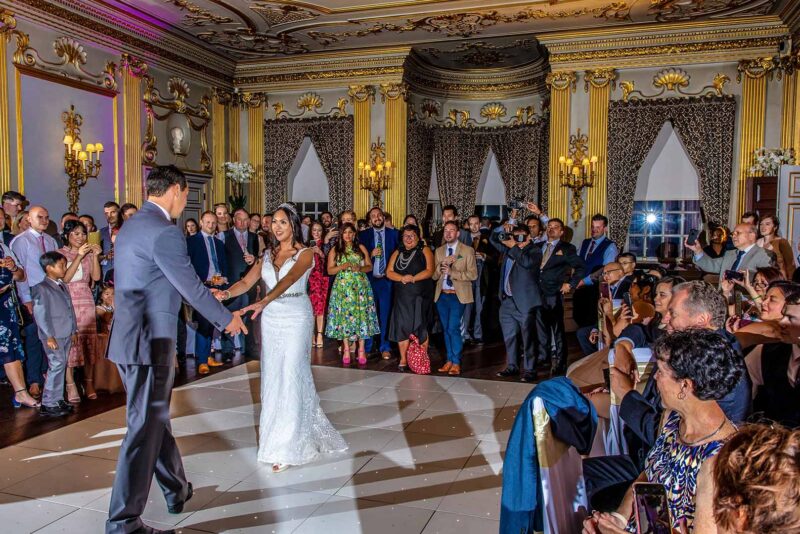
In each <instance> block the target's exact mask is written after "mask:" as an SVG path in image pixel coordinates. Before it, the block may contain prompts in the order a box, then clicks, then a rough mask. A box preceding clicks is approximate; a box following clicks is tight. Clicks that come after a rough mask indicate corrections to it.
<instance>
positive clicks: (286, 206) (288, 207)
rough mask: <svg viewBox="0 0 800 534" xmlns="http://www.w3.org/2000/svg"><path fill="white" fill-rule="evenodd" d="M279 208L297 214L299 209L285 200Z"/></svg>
mask: <svg viewBox="0 0 800 534" xmlns="http://www.w3.org/2000/svg"><path fill="white" fill-rule="evenodd" d="M278 209H285V210H289V211H291V212H292V213H294V214H295V215H297V209H296V208H295V207H294V206H293V205H291V204H289V203H288V202H284V203H283V204H281V205H280V206H278Z"/></svg>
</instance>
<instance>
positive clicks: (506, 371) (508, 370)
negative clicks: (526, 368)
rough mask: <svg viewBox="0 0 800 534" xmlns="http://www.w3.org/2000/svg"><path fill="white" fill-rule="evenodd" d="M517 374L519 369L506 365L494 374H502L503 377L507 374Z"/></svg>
mask: <svg viewBox="0 0 800 534" xmlns="http://www.w3.org/2000/svg"><path fill="white" fill-rule="evenodd" d="M518 374H519V369H517V368H516V367H506V368H505V369H503V370H502V371H500V372H499V373H497V375H496V376H502V377H503V378H505V377H508V376H517V375H518Z"/></svg>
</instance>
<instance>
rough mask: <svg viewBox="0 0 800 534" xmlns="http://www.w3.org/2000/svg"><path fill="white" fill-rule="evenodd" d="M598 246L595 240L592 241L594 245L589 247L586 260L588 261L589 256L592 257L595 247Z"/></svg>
mask: <svg viewBox="0 0 800 534" xmlns="http://www.w3.org/2000/svg"><path fill="white" fill-rule="evenodd" d="M596 244H597V242H596V241H595V240H594V239H592V244H591V245H589V250H588V251H587V252H586V258H584V259H587V258H588V257H589V256H591V255H592V252H594V246H595V245H596Z"/></svg>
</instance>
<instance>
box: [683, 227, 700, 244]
mask: <svg viewBox="0 0 800 534" xmlns="http://www.w3.org/2000/svg"><path fill="white" fill-rule="evenodd" d="M699 235H700V230H698V229H697V228H692V229H691V230H689V237H687V238H686V243H687V244H689V245H694V244H695V243H697V237H698V236H699Z"/></svg>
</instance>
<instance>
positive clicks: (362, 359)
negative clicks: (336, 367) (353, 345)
mask: <svg viewBox="0 0 800 534" xmlns="http://www.w3.org/2000/svg"><path fill="white" fill-rule="evenodd" d="M366 365H367V353H366V352H365V351H364V349H359V351H358V366H359V367H366Z"/></svg>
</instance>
